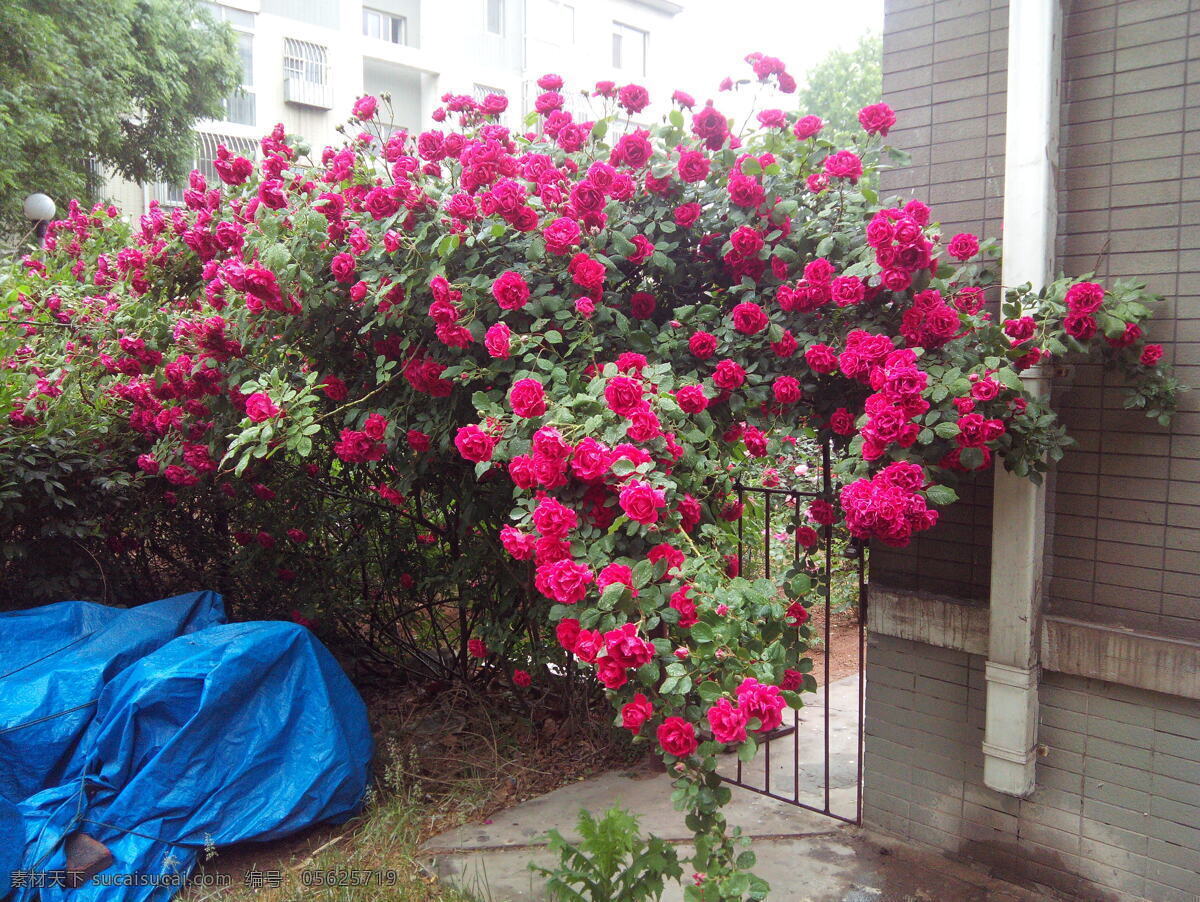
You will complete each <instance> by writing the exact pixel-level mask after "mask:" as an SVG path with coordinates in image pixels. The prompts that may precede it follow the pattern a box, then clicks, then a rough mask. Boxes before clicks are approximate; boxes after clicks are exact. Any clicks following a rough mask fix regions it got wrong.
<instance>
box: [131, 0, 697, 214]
mask: <svg viewBox="0 0 1200 902" xmlns="http://www.w3.org/2000/svg"><path fill="white" fill-rule="evenodd" d="M206 5H207V7H208V9H209V10H210V12H211V13H212V14H213V16H214V17H215V18H217V19H218V20H221V21H224V22H228V23H229V25H230V26H231V27H232V28H233V30H234V32H235V33H236V35H237V41H238V48H239V51H240V53H241V61H242V71H243V80H242V86H241V89H240V90H238V91H237V92H235V93H234V94H233V95H232V96H230V97H228V98H226V100H225V104H224V116H223V118H222V119H220V120H211V121H203V122H200V123H198V124H197V126H196V133H197V151H196V167H197V168H198V169H199V170H200V171H201V172H203V173H204V174H205V175H206V176H207V177H208V179H209V182H210V183H213V182H215V181H216V175H215V172H214V171H213V169H212V161H213V160H214V159H215V157H216V150H217V146H218V145H219V144H224V145H225V146H227V147H229V148H230V149H231V150H237V151H239V152H241V153H251V152H252V151H253V149H254V148H255V146H256V145H257V141H258V138H259V137H260V136H261V135H263V134H264V133H265V132H267V131H269V130H270V129H271V128H272V127H273V126H274V125H275V124H276V123H278V122H282V123H283V124H284V126H285V127H286V128H287V131H288V132H289V133H291V134H297V135H301V136H303V137H304V138H305V139H306V140H307V141H308V142H309V143H310V144H311V146H312V148H313V150H314V151H315V152H319V151H320V149H321V148H322V147H323V146H324V145H326V144H329V143H331V142H334V141H336V140H337V139H338V134H337V126H338V125H339V123H342V122H344V121H345V120H346V117H347V116H348V114H349V111H350V107H351V106H352V104H353V103H354V101H355V99H357V98H358V97H360V96H362V95H363V94H374V95H381V94H384V93H388V94H390V96H391V102H390V104H381V105H380V113H379V116H380V119H381V120H382V122H383V124H384V126H385V128H388V129H406V130H408V131H416V130H418V129H421V128H424V127H427V126H428V125H430V124H431V122H430V118H429V117H430V114H431V113H432V112H433V110H434V109H436V108H437V106H438V105H439V103H440V98H441V96H442V95H443V94H445V93H446V92H448V91H449V92H453V93H456V94H464V93H474V94H476V95H477V96H479V97H482V96H484V95H485V94H488V93H498V94H505V95H507V96H508V97H510V98H511V101H510V105H509V110H508V112H507V113H506V116H505V124H506V125H509V126H510V127H513V128H516V127H517V126H519V125H520V123H521V120H522V118H523V117H524V115H525V113H527V112H528V111H529V110H530V109H532V106H533V101H534V98H536V96H537V94H538V93H539V89H538V88H537V85H536V80H537V78H538V77H539V76H540V75H541V74H543V73H545V72H557V73H559V74H560V75H562V76H563V77H564V78H565V79H566V80H567V90H568V92H569V93H568V108H569V109H572V110H573V111H574V112H576V113H577V114H578V115H580V116H582V117H584V118H587V117H588V115H589V113H590V104H589V102H588V101H587V100H586V98H584V97H583V96H582V95H581V94H579V93H578V89H579V88H582V87H585V86H590V85H594V83H595V82H596V81H597V80H599V79H613V80H614V81H617V82H618V83H619V84H625V83H628V82H631V81H632V82H637V83H639V84H644V85H646V86H647V87H649V88H650V89H651V93H652V95H653V96H655V97H656V99H658V100H660V101H663V100H666V99H667V98H668V97H669V96H670V93H671V90H673V89H674V88H675V87H676V86H675V85H673V84H667V82H666V81H665V80H664V76H665V75H667V74H668V73H667V72H666V71H665V70H666V68H667V66H666V54H665V52H664V50H663V48H664V47H665V46H666V44H667V41H668V40H669V34H668V32H669V28H670V25H671V22H672V20H673V19H674V17H675V16H676V15H678V13H679V12H680V11H681V10H682V9H683V7H682V5H681V4H680V3H676V2H672V0H221V2H219V3H215V2H214V3H208V4H206ZM648 112H649V111H648ZM111 193H112V194H113V195H114V199H116V200H117V202H118V203H119V205H120V206H121V208H122V209H123V210H125V211H126V212H127V213H128V214H129V215H140V214H141V213H142V212H144V211H145V209H146V207H147V206H148V204H149V202H150V201H151V200H157V201H159V202H160V203H163V204H174V203H181V202H182V194H183V189H182V186H181V185H167V184H156V185H146V186H138V185H133V184H127V183H126V184H121V183H114V184H113V186H112V191H111Z"/></svg>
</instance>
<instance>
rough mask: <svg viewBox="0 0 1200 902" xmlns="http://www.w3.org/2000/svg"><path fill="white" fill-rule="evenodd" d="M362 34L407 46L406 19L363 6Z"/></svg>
mask: <svg viewBox="0 0 1200 902" xmlns="http://www.w3.org/2000/svg"><path fill="white" fill-rule="evenodd" d="M363 34H364V35H366V36H367V37H369V38H375V39H376V40H380V41H387V42H388V43H390V44H404V45H405V46H408V19H406V18H405V17H404V16H397V15H394V14H393V13H385V12H381V11H379V10H377V9H367V8H366V7H363Z"/></svg>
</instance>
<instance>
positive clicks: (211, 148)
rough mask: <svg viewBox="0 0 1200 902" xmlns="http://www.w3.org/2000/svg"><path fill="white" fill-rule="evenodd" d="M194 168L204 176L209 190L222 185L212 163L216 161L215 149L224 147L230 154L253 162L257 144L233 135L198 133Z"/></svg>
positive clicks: (249, 139) (256, 153)
mask: <svg viewBox="0 0 1200 902" xmlns="http://www.w3.org/2000/svg"><path fill="white" fill-rule="evenodd" d="M196 144H197V152H196V168H197V169H199V170H200V174H201V175H202V176H204V180H205V181H206V182H208V186H209V187H210V188H213V187H216V186H217V185H220V184H222V182H221V177H220V176H219V175H217V170H216V167H215V166H213V163H215V162H216V161H217V147H218V146H219V145H221V144H224V145H225V149H226V150H228V151H229V152H230V153H233V154H236V155H238V156H241V157H246V158H247V159H250V160H253V159H254V158H255V157H256V156H257V155H258V142H257V141H255V140H254V139H253V138H237V137H234V136H233V135H214V134H211V133H209V132H199V133H197V135H196Z"/></svg>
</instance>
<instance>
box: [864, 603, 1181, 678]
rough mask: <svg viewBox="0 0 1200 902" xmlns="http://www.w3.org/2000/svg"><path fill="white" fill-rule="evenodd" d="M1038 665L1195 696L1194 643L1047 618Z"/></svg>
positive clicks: (1043, 623)
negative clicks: (1040, 659) (1040, 660)
mask: <svg viewBox="0 0 1200 902" xmlns="http://www.w3.org/2000/svg"><path fill="white" fill-rule="evenodd" d="M872 601H874V599H872ZM1042 668H1043V669H1044V670H1053V671H1055V672H1057V673H1069V674H1073V675H1075V676H1082V677H1092V678H1094V679H1098V680H1106V681H1107V682H1110V683H1122V684H1124V685H1126V686H1136V687H1137V688H1138V689H1149V690H1151V691H1152V692H1163V693H1166V694H1167V695H1177V696H1180V697H1182V698H1194V699H1200V642H1194V641H1190V640H1188V639H1173V638H1171V637H1169V636H1161V635H1157V634H1155V633H1143V632H1138V631H1136V630H1127V629H1121V628H1119V627H1113V626H1103V625H1101V624H1096V623H1087V622H1085V621H1082V620H1074V619H1072V618H1070V617H1057V616H1053V615H1050V616H1047V617H1045V618H1044V619H1043V621H1042Z"/></svg>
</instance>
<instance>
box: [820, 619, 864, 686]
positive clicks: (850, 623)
mask: <svg viewBox="0 0 1200 902" xmlns="http://www.w3.org/2000/svg"><path fill="white" fill-rule="evenodd" d="M810 622H811V623H812V624H813V626H815V627H816V630H817V636H818V637H819V640H820V641H819V642H818V643H816V644H815V645H814V647H813V648H812V649H810V650H809V654H810V655H811V656H812V659H813V669H812V672H813V675H814V676H815V677H816V678H817V683H818V685H819V684H821V683H824V682H825V657H826V652H827V651H829V652H830V654H829V682H831V683H832V682H835V681H837V680H840V679H841V678H842V677H848V676H850V675H851V674H855V673H858V671H859V670H860V669H861V667H862V664H863V662H862V660H861V658H860V657H859V643H858V612H857V611H841V612H837V613H835V614H834V615H833V619H832V621H831V622H830V624H829V643H828V648H827V647H826V645H825V611H824V610H823V609H814V611H813V616H812V620H811V621H810Z"/></svg>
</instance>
